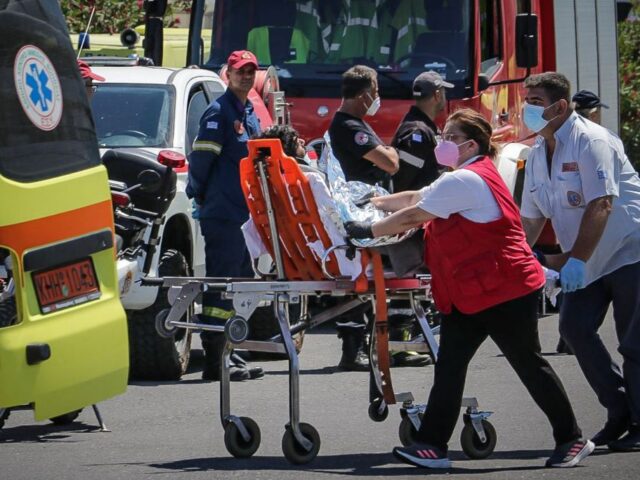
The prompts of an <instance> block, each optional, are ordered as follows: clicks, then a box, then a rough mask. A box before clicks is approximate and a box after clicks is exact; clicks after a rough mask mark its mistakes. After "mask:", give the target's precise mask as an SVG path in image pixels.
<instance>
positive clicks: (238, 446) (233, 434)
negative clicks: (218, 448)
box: [224, 417, 261, 458]
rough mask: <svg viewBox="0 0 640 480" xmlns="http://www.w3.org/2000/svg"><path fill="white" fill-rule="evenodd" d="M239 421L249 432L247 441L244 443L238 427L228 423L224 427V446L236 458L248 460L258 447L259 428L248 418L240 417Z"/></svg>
mask: <svg viewBox="0 0 640 480" xmlns="http://www.w3.org/2000/svg"><path fill="white" fill-rule="evenodd" d="M240 420H241V421H242V424H243V425H244V427H245V428H246V429H247V431H248V432H249V437H250V438H249V440H248V441H245V439H244V438H242V434H241V433H240V430H239V429H238V426H237V425H236V424H235V423H233V422H229V423H227V424H226V425H225V427H224V446H225V447H227V451H228V452H229V453H230V454H231V455H233V456H234V457H236V458H249V457H250V456H251V455H253V454H254V453H256V450H258V447H259V446H260V439H261V437H260V427H258V424H257V423H256V422H254V421H253V420H252V419H251V418H249V417H240Z"/></svg>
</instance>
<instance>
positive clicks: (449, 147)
mask: <svg viewBox="0 0 640 480" xmlns="http://www.w3.org/2000/svg"><path fill="white" fill-rule="evenodd" d="M471 141H473V140H467V141H466V142H462V143H461V144H460V145H458V144H457V143H455V142H452V141H451V140H443V141H441V142H440V143H438V145H436V148H435V149H434V150H433V153H435V155H436V161H437V162H438V164H440V165H442V166H443V167H451V168H454V167H456V166H457V165H458V161H459V160H460V151H459V150H458V149H459V148H460V146H461V145H464V144H465V143H469V142H471Z"/></svg>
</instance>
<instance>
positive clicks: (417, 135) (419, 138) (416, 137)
mask: <svg viewBox="0 0 640 480" xmlns="http://www.w3.org/2000/svg"><path fill="white" fill-rule="evenodd" d="M411 140H413V141H414V142H419V143H421V142H422V134H421V133H414V134H413V135H411Z"/></svg>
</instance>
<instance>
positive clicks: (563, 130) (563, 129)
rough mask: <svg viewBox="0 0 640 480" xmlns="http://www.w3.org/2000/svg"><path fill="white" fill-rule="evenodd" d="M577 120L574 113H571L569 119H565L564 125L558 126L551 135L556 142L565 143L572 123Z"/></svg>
mask: <svg viewBox="0 0 640 480" xmlns="http://www.w3.org/2000/svg"><path fill="white" fill-rule="evenodd" d="M577 119H578V114H577V113H576V112H575V111H574V112H571V115H569V118H567V119H566V120H565V121H564V123H563V124H562V125H561V126H560V128H559V129H558V130H556V131H555V132H554V133H553V136H554V137H555V139H556V141H559V142H561V143H567V142H566V140H567V138H568V137H569V132H570V131H571V130H572V128H573V125H574V123H576V120H577Z"/></svg>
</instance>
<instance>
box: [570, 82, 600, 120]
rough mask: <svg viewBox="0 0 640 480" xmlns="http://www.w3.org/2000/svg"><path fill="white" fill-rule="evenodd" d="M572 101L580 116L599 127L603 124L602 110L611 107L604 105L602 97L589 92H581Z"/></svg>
mask: <svg viewBox="0 0 640 480" xmlns="http://www.w3.org/2000/svg"><path fill="white" fill-rule="evenodd" d="M571 101H572V102H573V108H574V109H575V111H576V113H577V114H578V115H580V116H582V117H584V118H588V119H589V120H591V121H592V122H594V123H597V124H598V125H600V124H601V123H602V109H603V108H607V109H608V108H609V105H606V104H604V103H602V101H601V100H600V97H598V96H597V95H596V94H595V93H593V92H591V91H589V90H580V91H579V92H578V93H576V94H575V95H574V96H573V97H572V98H571Z"/></svg>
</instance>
